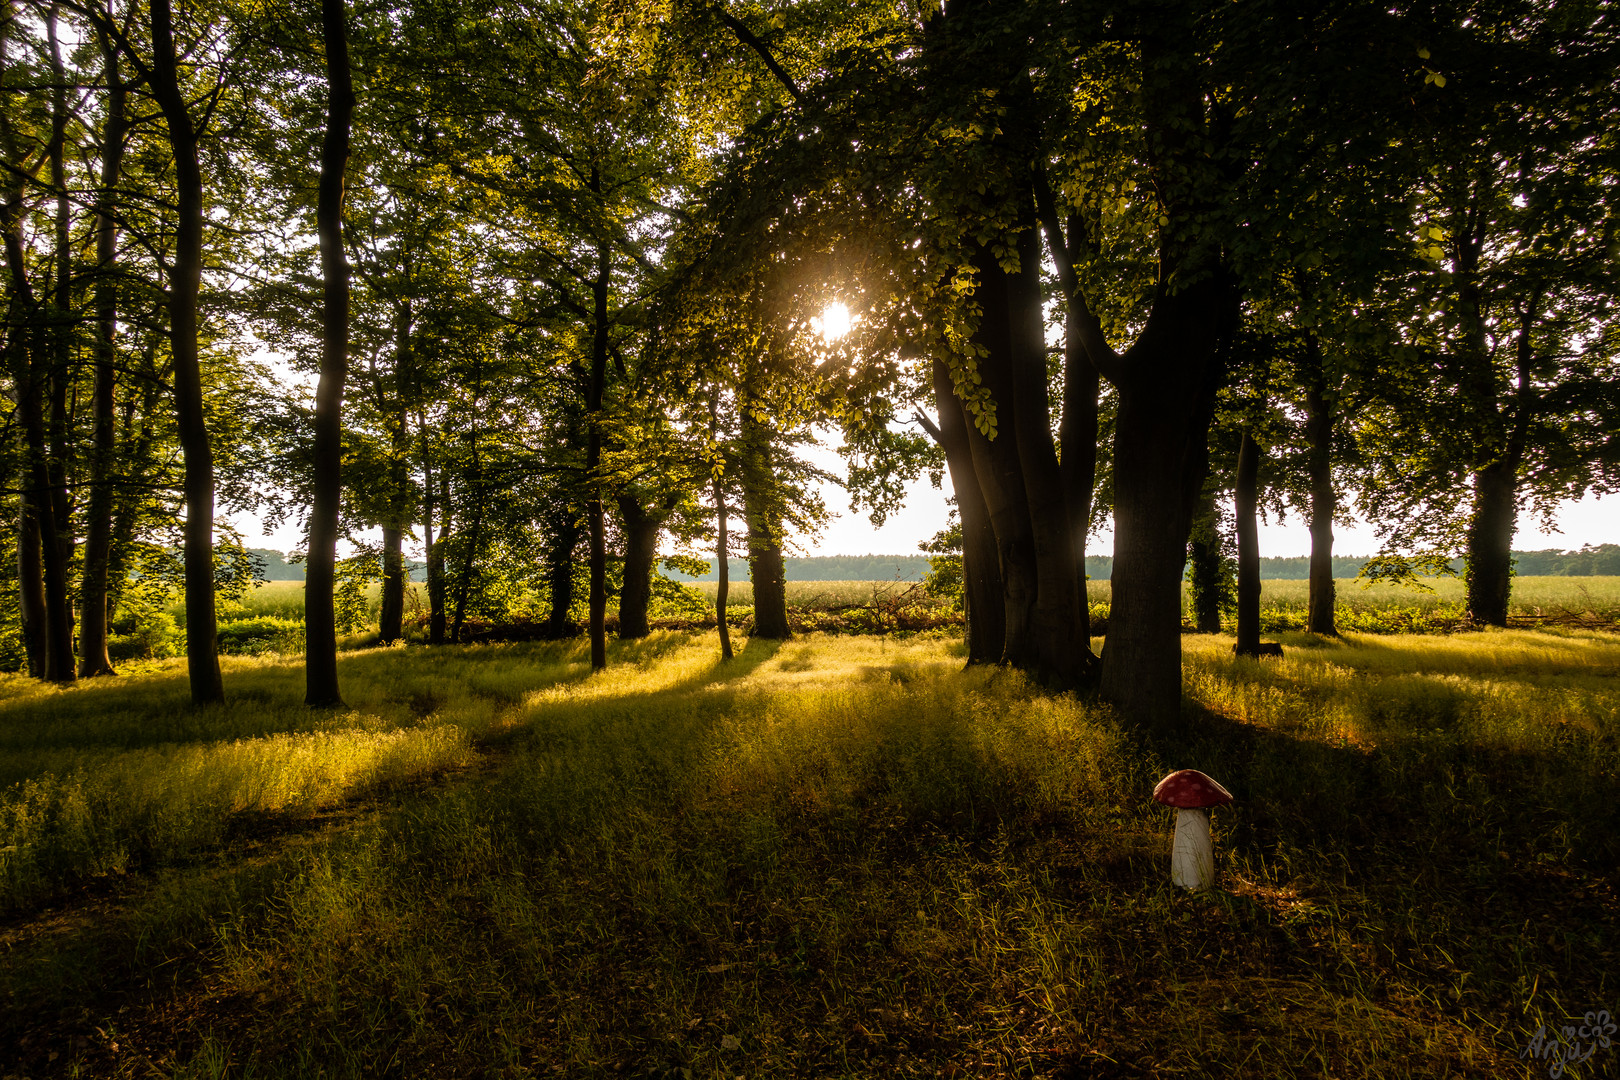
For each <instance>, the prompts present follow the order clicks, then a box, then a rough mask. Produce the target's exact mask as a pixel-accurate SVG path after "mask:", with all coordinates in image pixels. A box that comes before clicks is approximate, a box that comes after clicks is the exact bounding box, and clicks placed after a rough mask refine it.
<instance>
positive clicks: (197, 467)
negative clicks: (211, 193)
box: [150, 0, 225, 705]
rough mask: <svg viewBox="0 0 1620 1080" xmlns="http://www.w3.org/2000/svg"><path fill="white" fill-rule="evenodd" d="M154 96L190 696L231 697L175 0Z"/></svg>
mask: <svg viewBox="0 0 1620 1080" xmlns="http://www.w3.org/2000/svg"><path fill="white" fill-rule="evenodd" d="M151 32H152V70H151V80H150V84H151V89H152V96H153V97H154V98H156V99H157V103H158V108H159V109H160V110H161V111H162V113H163V118H164V120H165V121H166V122H167V124H168V128H169V145H170V148H171V149H172V150H173V151H174V168H175V200H176V218H175V237H174V253H173V255H172V256H171V262H170V266H169V332H170V334H171V335H172V340H173V344H172V354H173V358H174V399H175V414H176V419H177V421H178V427H179V434H180V450H181V453H182V454H183V455H184V457H185V495H186V498H185V503H186V524H185V581H186V667H187V670H188V672H189V674H190V678H191V700H192V703H193V704H196V705H206V704H209V703H212V702H216V701H223V700H224V699H225V685H224V682H223V681H222V680H221V678H220V673H219V643H218V624H217V622H216V616H215V611H214V450H213V446H212V444H211V442H210V440H209V436H208V427H207V424H206V422H205V420H204V413H203V394H202V369H201V366H200V365H199V363H198V356H197V298H198V293H199V292H200V290H201V286H202V238H203V193H202V169H201V168H200V167H199V165H198V161H197V133H196V128H195V127H193V126H192V122H191V113H190V112H189V110H188V106H187V103H186V99H185V95H184V94H183V93H181V90H180V73H179V65H178V63H177V62H176V58H175V48H174V21H173V17H172V15H171V14H170V10H169V0H151Z"/></svg>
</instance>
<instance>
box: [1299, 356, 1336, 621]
mask: <svg viewBox="0 0 1620 1080" xmlns="http://www.w3.org/2000/svg"><path fill="white" fill-rule="evenodd" d="M1307 348H1308V350H1309V353H1310V357H1311V360H1312V364H1311V368H1310V370H1309V371H1308V372H1307V380H1308V381H1307V385H1306V390H1305V439H1306V443H1307V445H1308V450H1307V458H1306V467H1307V469H1308V470H1309V473H1310V475H1309V480H1310V485H1311V573H1310V599H1309V601H1308V603H1307V608H1306V622H1305V629H1306V630H1307V631H1309V632H1310V633H1312V634H1327V635H1329V636H1333V637H1337V636H1338V633H1339V629H1338V626H1337V625H1336V623H1335V619H1334V600H1335V597H1334V591H1335V587H1334V584H1333V515H1334V514H1335V513H1336V512H1337V511H1338V493H1337V492H1335V491H1334V490H1333V408H1332V406H1331V405H1330V404H1329V403H1328V400H1327V396H1326V394H1325V393H1324V388H1323V385H1322V383H1323V372H1322V358H1321V355H1320V353H1319V351H1318V349H1317V346H1316V342H1315V340H1314V339H1312V340H1311V341H1310V342H1309V344H1308V346H1307Z"/></svg>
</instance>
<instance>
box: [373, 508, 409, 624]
mask: <svg viewBox="0 0 1620 1080" xmlns="http://www.w3.org/2000/svg"><path fill="white" fill-rule="evenodd" d="M404 542H405V530H404V529H402V528H400V527H399V526H397V525H394V526H390V525H384V526H383V530H382V597H381V603H380V604H379V606H378V610H377V640H378V641H380V642H382V643H383V644H384V645H388V644H390V643H392V642H395V641H398V640H399V639H400V638H402V637H404V636H405V544H404Z"/></svg>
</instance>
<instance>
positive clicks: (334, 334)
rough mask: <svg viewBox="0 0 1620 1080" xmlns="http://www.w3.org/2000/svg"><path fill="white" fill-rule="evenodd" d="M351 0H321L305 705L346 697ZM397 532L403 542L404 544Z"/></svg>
mask: <svg viewBox="0 0 1620 1080" xmlns="http://www.w3.org/2000/svg"><path fill="white" fill-rule="evenodd" d="M347 17H348V13H347V10H346V7H345V4H344V0H321V38H322V41H323V43H324V44H325V46H326V135H325V137H324V138H323V139H322V141H321V182H320V192H319V195H318V197H317V200H316V207H315V228H316V232H317V233H318V234H319V235H320V242H321V381H320V383H319V385H318V386H317V387H316V390H315V448H314V461H313V463H312V464H313V470H314V484H313V488H314V498H313V500H312V504H311V506H310V512H309V557H308V560H307V562H306V563H305V571H304V633H305V653H304V704H305V705H310V706H322V707H324V706H332V705H341V704H342V703H343V695H342V693H341V692H340V690H339V688H338V673H337V613H336V611H335V610H334V607H333V596H332V593H333V579H334V577H335V573H336V569H337V567H336V563H337V538H338V506H339V503H340V502H341V500H342V495H343V478H342V468H343V384H344V382H345V381H346V380H347V379H348V376H349V260H348V257H347V256H346V255H345V254H344V251H343V186H344V184H343V181H344V175H343V174H344V169H345V167H346V166H347V165H348V161H349V125H350V122H351V120H352V118H353V116H354V84H353V81H352V79H351V77H350V73H349V31H348V26H347ZM397 546H398V545H397V538H396V547H397Z"/></svg>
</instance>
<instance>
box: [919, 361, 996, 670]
mask: <svg viewBox="0 0 1620 1080" xmlns="http://www.w3.org/2000/svg"><path fill="white" fill-rule="evenodd" d="M934 405H935V408H936V409H937V410H938V412H939V426H938V427H937V428H936V429H934V439H935V441H936V442H938V443H939V445H940V448H941V449H942V450H944V451H945V467H946V468H947V469H949V470H950V474H951V490H952V491H954V492H955V493H956V510H957V513H958V514H960V515H961V518H962V588H963V592H964V594H965V598H966V607H967V646H968V663H969V664H995V663H999V662H1000V661H1001V655H1002V651H1003V638H1004V637H1005V631H1006V618H1007V613H1006V608H1005V606H1004V604H1003V601H1002V595H1001V565H1000V561H999V559H998V558H997V556H996V534H995V530H994V529H992V528H991V526H990V511H989V510H987V509H986V508H985V505H984V494H983V492H982V491H981V490H980V489H979V477H978V473H977V472H976V471H975V469H974V467H973V451H972V448H971V447H969V445H968V432H967V427H968V421H967V418H966V416H965V415H964V414H963V411H962V402H961V401H960V400H958V399H957V397H956V391H955V390H954V389H953V388H952V385H951V373H950V368H949V366H948V365H947V364H946V363H945V362H944V361H943V360H935V361H934ZM925 419H926V418H925Z"/></svg>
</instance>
